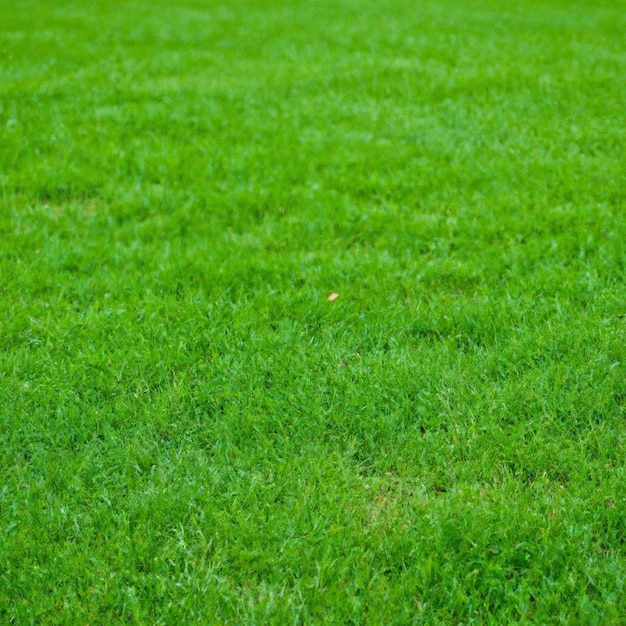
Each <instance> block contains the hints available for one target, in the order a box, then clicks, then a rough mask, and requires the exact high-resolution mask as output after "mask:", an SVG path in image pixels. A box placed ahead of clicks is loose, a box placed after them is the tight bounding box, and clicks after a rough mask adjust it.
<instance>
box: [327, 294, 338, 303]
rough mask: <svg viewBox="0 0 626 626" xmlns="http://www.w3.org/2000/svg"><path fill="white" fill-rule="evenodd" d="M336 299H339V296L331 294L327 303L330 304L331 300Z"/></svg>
mask: <svg viewBox="0 0 626 626" xmlns="http://www.w3.org/2000/svg"><path fill="white" fill-rule="evenodd" d="M338 297H339V294H338V293H331V294H330V295H329V296H328V298H327V300H328V301H329V302H332V301H333V300H336V299H337V298H338Z"/></svg>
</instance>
